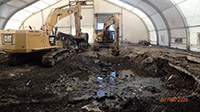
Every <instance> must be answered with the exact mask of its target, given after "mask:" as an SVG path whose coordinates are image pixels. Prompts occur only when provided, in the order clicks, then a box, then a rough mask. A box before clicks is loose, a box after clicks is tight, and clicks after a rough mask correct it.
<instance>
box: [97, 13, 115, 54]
mask: <svg viewBox="0 0 200 112" xmlns="http://www.w3.org/2000/svg"><path fill="white" fill-rule="evenodd" d="M113 24H114V26H115V28H114V29H115V31H114V38H113V36H112V35H110V32H109V27H110V26H111V25H113ZM94 40H95V43H94V47H95V49H99V48H100V47H102V46H103V47H104V46H108V47H109V48H110V47H111V48H112V49H113V52H112V54H113V55H115V56H118V55H119V14H118V13H116V14H114V16H111V17H110V18H109V19H108V20H106V21H105V23H104V28H103V30H101V31H99V30H95V32H94ZM113 43H114V44H113Z"/></svg>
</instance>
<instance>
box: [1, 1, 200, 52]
mask: <svg viewBox="0 0 200 112" xmlns="http://www.w3.org/2000/svg"><path fill="white" fill-rule="evenodd" d="M59 1H60V0H0V29H19V27H20V26H21V24H22V23H23V22H24V20H26V19H27V18H28V17H29V16H30V15H33V14H35V13H36V12H38V11H41V10H43V9H45V8H47V7H49V6H51V5H53V4H55V3H57V2H59ZM102 1H103V0H102ZM104 1H106V2H109V3H112V4H114V5H117V6H119V7H122V8H124V9H126V10H128V11H130V12H132V13H135V14H136V15H138V17H140V19H141V20H142V21H144V23H145V24H146V26H147V27H148V32H149V34H150V41H151V43H152V44H157V45H160V46H168V47H173V48H179V49H187V50H192V51H200V15H199V14H200V7H199V5H200V0H104Z"/></svg>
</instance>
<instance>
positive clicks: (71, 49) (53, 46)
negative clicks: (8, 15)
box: [0, 0, 88, 66]
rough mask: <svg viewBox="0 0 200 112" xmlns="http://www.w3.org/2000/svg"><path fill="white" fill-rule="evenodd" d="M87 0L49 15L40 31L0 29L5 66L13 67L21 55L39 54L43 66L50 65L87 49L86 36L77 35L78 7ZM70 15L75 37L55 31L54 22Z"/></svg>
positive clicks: (79, 26)
mask: <svg viewBox="0 0 200 112" xmlns="http://www.w3.org/2000/svg"><path fill="white" fill-rule="evenodd" d="M86 4H87V1H86V0H85V1H84V0H83V1H77V2H75V3H70V4H68V5H65V6H62V7H58V8H56V9H54V10H52V11H51V12H50V14H49V15H48V17H47V19H46V22H45V24H44V25H43V26H42V28H41V30H32V29H31V27H30V30H0V37H1V42H2V43H1V44H0V49H1V50H2V51H5V52H6V53H7V54H9V55H8V58H9V59H8V60H9V64H11V65H16V64H18V63H20V62H22V61H23V59H24V56H25V55H32V54H36V55H39V54H42V55H41V58H42V59H41V61H42V64H43V65H47V66H54V65H55V64H56V63H57V62H59V61H61V60H63V59H65V58H67V57H69V56H71V55H72V54H74V53H75V52H76V51H77V50H84V49H87V47H88V34H87V33H82V32H81V19H82V16H81V6H83V5H86ZM72 14H74V17H75V28H76V35H75V36H72V35H70V34H64V33H61V32H58V27H56V24H57V23H58V21H60V20H61V19H63V18H64V17H67V16H69V15H72Z"/></svg>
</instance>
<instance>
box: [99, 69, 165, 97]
mask: <svg viewBox="0 0 200 112" xmlns="http://www.w3.org/2000/svg"><path fill="white" fill-rule="evenodd" d="M97 81H98V82H99V84H98V87H99V89H98V91H97V96H98V97H103V96H106V95H110V94H113V93H116V92H119V91H123V89H125V88H129V89H131V91H132V90H133V92H136V91H139V93H140V94H139V95H142V96H152V95H153V93H151V92H150V91H149V90H145V89H144V88H145V87H155V88H158V89H161V85H162V82H161V81H160V78H146V77H140V76H136V75H135V74H134V73H133V72H132V71H131V70H121V71H114V72H111V73H110V74H109V75H107V76H99V77H97ZM137 93H138V92H136V94H137ZM137 95H138V94H137Z"/></svg>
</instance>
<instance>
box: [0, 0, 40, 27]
mask: <svg viewBox="0 0 200 112" xmlns="http://www.w3.org/2000/svg"><path fill="white" fill-rule="evenodd" d="M36 1H38V0H0V21H1V22H0V29H3V28H4V27H5V25H6V23H7V21H8V20H9V19H10V18H11V17H12V16H13V15H14V14H15V13H16V12H18V11H20V10H21V9H23V8H25V7H27V6H29V5H31V4H33V3H35V2H36Z"/></svg>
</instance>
